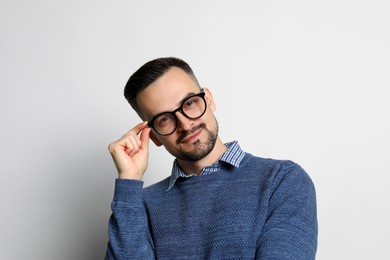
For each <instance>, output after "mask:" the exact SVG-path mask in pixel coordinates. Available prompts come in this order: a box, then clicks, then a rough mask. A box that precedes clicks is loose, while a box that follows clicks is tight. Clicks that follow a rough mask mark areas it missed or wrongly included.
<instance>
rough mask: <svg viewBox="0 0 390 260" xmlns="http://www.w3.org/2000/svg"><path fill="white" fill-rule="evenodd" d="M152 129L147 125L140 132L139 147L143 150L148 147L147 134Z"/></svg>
mask: <svg viewBox="0 0 390 260" xmlns="http://www.w3.org/2000/svg"><path fill="white" fill-rule="evenodd" d="M151 130H152V129H151V128H149V127H146V128H144V130H143V131H142V132H141V136H140V141H141V148H142V149H144V150H145V151H147V150H148V148H149V135H150V131H151Z"/></svg>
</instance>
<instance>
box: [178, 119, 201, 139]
mask: <svg viewBox="0 0 390 260" xmlns="http://www.w3.org/2000/svg"><path fill="white" fill-rule="evenodd" d="M203 128H204V126H203V124H201V125H199V126H198V127H196V129H193V130H192V131H190V132H189V133H187V134H184V135H183V136H181V137H180V138H179V139H178V140H177V144H188V143H192V142H194V141H195V140H197V138H198V137H199V135H200V134H201V133H202V130H203Z"/></svg>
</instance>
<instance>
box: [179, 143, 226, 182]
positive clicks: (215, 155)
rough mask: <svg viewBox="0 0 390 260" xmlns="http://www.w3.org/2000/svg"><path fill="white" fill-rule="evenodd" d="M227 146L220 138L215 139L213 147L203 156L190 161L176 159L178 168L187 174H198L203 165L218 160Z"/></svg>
mask: <svg viewBox="0 0 390 260" xmlns="http://www.w3.org/2000/svg"><path fill="white" fill-rule="evenodd" d="M226 150H227V147H226V146H225V145H224V144H223V142H222V141H221V139H219V137H218V139H217V141H216V143H215V146H214V149H213V150H212V151H211V152H210V153H209V154H208V155H207V156H206V157H204V158H202V159H200V160H198V161H195V162H192V161H184V160H180V159H178V160H177V161H178V163H179V165H180V168H181V169H182V170H183V171H184V172H185V173H187V174H195V175H199V174H200V173H201V172H202V170H203V168H204V167H207V166H210V165H212V164H213V163H215V162H216V161H218V160H219V159H220V158H221V156H222V155H223V154H224V153H225V152H226Z"/></svg>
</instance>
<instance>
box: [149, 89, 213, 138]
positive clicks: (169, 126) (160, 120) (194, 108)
mask: <svg viewBox="0 0 390 260" xmlns="http://www.w3.org/2000/svg"><path fill="white" fill-rule="evenodd" d="M204 96H205V93H204V92H203V90H202V92H201V93H199V94H196V95H192V96H189V97H187V98H186V99H184V100H183V103H182V104H181V106H180V107H179V108H177V109H175V110H174V111H171V112H162V113H160V114H158V115H156V116H154V117H153V119H152V120H151V121H150V122H149V123H148V126H149V127H152V128H153V129H154V130H155V131H156V132H157V133H158V134H159V135H170V134H172V133H173V132H175V131H176V129H177V126H178V125H179V121H178V119H177V116H176V112H178V111H179V112H181V113H182V114H183V115H184V116H185V117H187V118H189V119H198V118H200V117H201V116H203V114H204V113H205V112H206V100H205V98H204Z"/></svg>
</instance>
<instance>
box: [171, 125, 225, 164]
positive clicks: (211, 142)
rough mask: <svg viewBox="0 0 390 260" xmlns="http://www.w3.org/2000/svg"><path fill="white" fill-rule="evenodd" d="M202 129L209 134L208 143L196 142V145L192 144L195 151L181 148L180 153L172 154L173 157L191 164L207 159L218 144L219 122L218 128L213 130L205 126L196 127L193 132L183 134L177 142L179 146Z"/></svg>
mask: <svg viewBox="0 0 390 260" xmlns="http://www.w3.org/2000/svg"><path fill="white" fill-rule="evenodd" d="M201 128H202V129H203V131H205V132H206V133H207V139H206V141H201V140H199V139H198V140H196V141H195V142H194V143H192V146H193V149H192V150H191V151H185V150H184V149H183V147H180V146H179V147H180V149H179V151H178V152H176V153H174V154H173V153H172V155H173V156H175V157H176V158H177V159H179V160H183V161H191V162H195V161H199V160H201V159H203V158H204V157H206V156H207V155H208V154H209V153H210V152H211V151H212V150H213V149H214V146H215V143H216V142H217V138H218V131H219V128H218V122H216V126H215V128H214V129H212V130H210V129H208V128H207V127H206V125H205V124H200V125H198V126H195V127H194V128H192V129H191V130H189V131H186V132H184V133H182V135H181V136H180V137H179V138H178V140H177V144H180V142H181V140H183V139H184V138H185V137H186V136H188V135H190V134H192V133H194V132H195V131H197V130H198V129H201Z"/></svg>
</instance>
